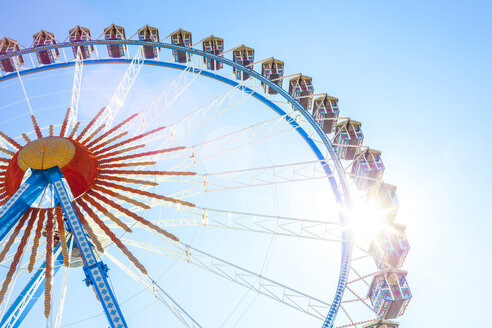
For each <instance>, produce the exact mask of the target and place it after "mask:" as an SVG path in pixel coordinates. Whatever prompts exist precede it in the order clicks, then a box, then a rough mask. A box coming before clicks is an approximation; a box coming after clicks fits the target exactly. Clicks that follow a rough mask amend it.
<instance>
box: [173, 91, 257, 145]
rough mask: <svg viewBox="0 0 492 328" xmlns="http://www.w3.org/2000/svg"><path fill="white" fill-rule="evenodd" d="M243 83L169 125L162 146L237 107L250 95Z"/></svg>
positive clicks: (175, 140) (174, 141)
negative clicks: (168, 133) (168, 131)
mask: <svg viewBox="0 0 492 328" xmlns="http://www.w3.org/2000/svg"><path fill="white" fill-rule="evenodd" d="M245 83H246V81H243V82H242V83H239V84H238V85H236V86H234V87H233V88H231V89H229V90H228V91H226V92H225V93H223V94H222V95H220V96H218V97H216V98H215V99H213V100H212V101H210V102H208V103H206V104H205V105H203V106H200V107H199V108H198V109H196V110H194V111H193V112H191V113H190V114H188V115H186V116H184V117H183V118H181V119H180V120H178V121H176V122H174V123H173V124H171V125H170V126H169V129H170V131H171V132H170V135H169V137H168V140H165V141H164V144H166V145H167V144H173V143H176V142H177V141H178V140H179V139H181V138H183V137H185V136H187V135H189V134H190V133H192V132H193V131H196V130H197V129H199V128H200V127H202V126H204V125H205V124H206V123H208V122H210V121H212V120H213V119H215V118H217V117H219V116H220V115H221V114H223V113H224V112H226V111H227V110H229V109H231V108H233V107H235V106H237V105H239V104H240V103H242V102H243V101H245V100H246V99H248V98H249V97H250V96H251V95H252V93H250V92H245V90H244V87H245ZM238 93H239V94H240V96H241V97H240V98H239V99H237V95H238Z"/></svg>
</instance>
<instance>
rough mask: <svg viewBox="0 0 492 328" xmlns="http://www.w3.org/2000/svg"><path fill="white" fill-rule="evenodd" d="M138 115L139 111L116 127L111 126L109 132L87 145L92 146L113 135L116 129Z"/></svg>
mask: <svg viewBox="0 0 492 328" xmlns="http://www.w3.org/2000/svg"><path fill="white" fill-rule="evenodd" d="M137 116H138V113H135V114H133V115H132V116H130V117H129V118H127V119H126V120H124V121H123V122H121V123H120V124H118V125H116V126H115V127H113V128H111V129H110V130H108V131H107V132H105V133H104V134H103V135H102V136H100V137H98V138H97V139H95V140H94V141H93V142H91V143H90V144H88V145H87V147H92V146H93V145H95V144H97V143H98V142H99V141H101V140H103V139H104V138H106V137H107V136H109V135H111V134H112V133H113V132H115V131H116V130H118V129H120V128H121V127H122V126H123V125H125V124H126V123H128V122H130V121H131V120H133V119H134V118H135V117H137Z"/></svg>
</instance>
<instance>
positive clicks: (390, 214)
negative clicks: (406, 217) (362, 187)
mask: <svg viewBox="0 0 492 328" xmlns="http://www.w3.org/2000/svg"><path fill="white" fill-rule="evenodd" d="M366 203H370V204H371V206H374V207H376V208H377V209H378V210H380V211H381V212H382V213H384V219H385V221H386V222H388V223H390V222H393V221H394V219H395V216H396V213H397V212H398V208H399V207H400V203H399V202H398V197H397V196H396V186H393V185H390V184H387V183H380V184H379V185H378V186H377V187H374V188H371V190H370V191H369V192H368V193H367V195H366Z"/></svg>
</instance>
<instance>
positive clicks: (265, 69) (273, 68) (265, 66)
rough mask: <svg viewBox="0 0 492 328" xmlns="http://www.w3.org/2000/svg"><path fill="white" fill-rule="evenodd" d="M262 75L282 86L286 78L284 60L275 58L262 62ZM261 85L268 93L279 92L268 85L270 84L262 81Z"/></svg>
mask: <svg viewBox="0 0 492 328" xmlns="http://www.w3.org/2000/svg"><path fill="white" fill-rule="evenodd" d="M261 75H263V76H264V77H266V78H267V79H269V80H270V81H272V82H273V83H275V84H276V85H278V86H279V87H282V84H283V83H282V82H283V79H284V62H283V61H281V60H278V59H275V58H271V59H268V60H265V61H264V62H263V63H262V64H261ZM261 85H262V86H263V88H264V89H265V92H267V93H268V94H271V95H275V94H277V91H275V90H273V89H272V88H270V87H268V85H266V84H263V83H261Z"/></svg>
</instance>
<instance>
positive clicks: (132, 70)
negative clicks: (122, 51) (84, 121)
mask: <svg viewBox="0 0 492 328" xmlns="http://www.w3.org/2000/svg"><path fill="white" fill-rule="evenodd" d="M144 62H145V58H144V56H143V49H142V47H138V48H137V51H136V53H135V56H134V57H133V59H132V61H131V63H130V64H129V65H128V68H127V70H126V72H125V74H124V75H123V77H122V79H121V81H120V83H119V84H118V87H117V88H116V90H115V91H114V93H113V96H112V97H111V99H110V101H109V103H108V105H107V106H106V110H104V111H103V113H102V115H101V116H100V117H99V118H98V119H97V121H96V122H95V123H94V124H93V125H92V127H91V128H90V130H89V131H88V134H89V135H90V134H92V133H93V132H94V131H95V130H96V129H97V128H99V127H100V126H101V125H105V127H104V132H107V131H108V130H109V129H110V128H111V126H112V124H113V121H114V118H115V117H116V115H117V114H118V112H119V110H120V109H121V107H123V105H124V103H125V99H126V97H127V96H128V94H129V93H130V91H131V89H132V87H133V84H134V82H135V80H136V79H137V77H138V74H139V73H140V70H141V69H142V66H143V64H144Z"/></svg>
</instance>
